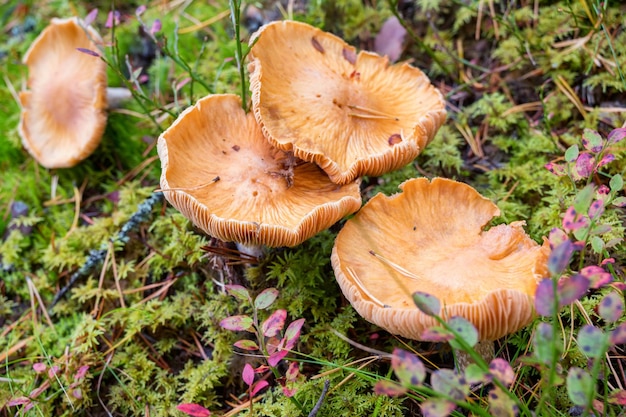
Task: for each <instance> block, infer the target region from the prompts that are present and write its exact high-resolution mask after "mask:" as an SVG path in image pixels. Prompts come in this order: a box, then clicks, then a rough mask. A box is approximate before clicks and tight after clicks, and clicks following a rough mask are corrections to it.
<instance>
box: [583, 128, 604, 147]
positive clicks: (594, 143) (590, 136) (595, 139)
mask: <svg viewBox="0 0 626 417" xmlns="http://www.w3.org/2000/svg"><path fill="white" fill-rule="evenodd" d="M603 142H604V141H603V140H602V136H600V134H599V133H598V132H596V131H595V130H591V129H588V128H587V129H585V130H584V132H583V146H584V147H585V149H587V150H588V151H591V152H595V153H598V152H600V151H601V150H602V144H603Z"/></svg>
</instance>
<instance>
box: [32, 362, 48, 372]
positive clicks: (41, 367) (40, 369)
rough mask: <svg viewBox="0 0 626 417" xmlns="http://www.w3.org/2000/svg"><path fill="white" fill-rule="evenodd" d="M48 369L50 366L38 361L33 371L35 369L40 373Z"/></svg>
mask: <svg viewBox="0 0 626 417" xmlns="http://www.w3.org/2000/svg"><path fill="white" fill-rule="evenodd" d="M46 369H48V367H47V366H46V364H45V363H43V362H37V363H34V364H33V371H35V372H36V373H38V374H40V373H42V372H45V371H46Z"/></svg>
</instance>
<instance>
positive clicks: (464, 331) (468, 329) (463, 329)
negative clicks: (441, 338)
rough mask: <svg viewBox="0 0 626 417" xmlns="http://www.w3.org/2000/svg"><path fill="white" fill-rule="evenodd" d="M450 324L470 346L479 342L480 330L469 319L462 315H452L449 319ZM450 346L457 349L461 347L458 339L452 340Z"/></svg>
mask: <svg viewBox="0 0 626 417" xmlns="http://www.w3.org/2000/svg"><path fill="white" fill-rule="evenodd" d="M448 326H450V327H451V328H452V330H454V331H455V332H456V333H457V334H458V335H459V337H460V338H461V339H462V340H464V341H465V343H467V344H468V345H469V346H470V347H472V346H474V345H475V344H476V343H478V331H477V330H476V327H474V325H473V324H472V323H470V322H469V321H468V320H467V319H465V318H463V317H461V316H455V317H452V318H451V319H450V320H449V321H448ZM450 346H452V347H453V348H455V349H461V346H460V345H459V344H458V343H457V341H456V339H453V340H450Z"/></svg>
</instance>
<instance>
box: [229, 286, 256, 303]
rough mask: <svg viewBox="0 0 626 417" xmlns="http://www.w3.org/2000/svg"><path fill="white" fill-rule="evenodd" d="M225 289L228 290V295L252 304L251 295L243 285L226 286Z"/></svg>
mask: <svg viewBox="0 0 626 417" xmlns="http://www.w3.org/2000/svg"><path fill="white" fill-rule="evenodd" d="M224 288H226V292H227V293H228V295H232V296H233V297H235V298H236V299H237V300H239V301H243V302H246V301H248V302H250V293H249V292H248V290H247V289H246V288H245V287H242V286H241V285H225V286H224Z"/></svg>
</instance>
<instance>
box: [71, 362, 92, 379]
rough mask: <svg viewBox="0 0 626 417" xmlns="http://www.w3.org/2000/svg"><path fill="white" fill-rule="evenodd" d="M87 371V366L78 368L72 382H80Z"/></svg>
mask: <svg viewBox="0 0 626 417" xmlns="http://www.w3.org/2000/svg"><path fill="white" fill-rule="evenodd" d="M88 370H89V365H83V366H81V367H80V368H78V371H76V373H75V374H74V381H78V380H81V379H83V378H84V377H85V375H87V371H88Z"/></svg>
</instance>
